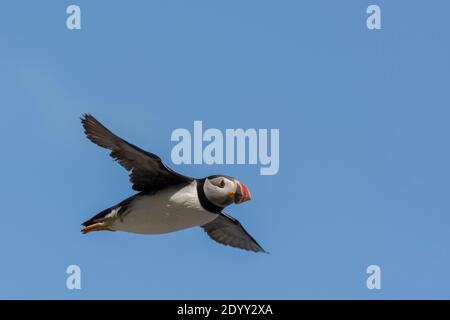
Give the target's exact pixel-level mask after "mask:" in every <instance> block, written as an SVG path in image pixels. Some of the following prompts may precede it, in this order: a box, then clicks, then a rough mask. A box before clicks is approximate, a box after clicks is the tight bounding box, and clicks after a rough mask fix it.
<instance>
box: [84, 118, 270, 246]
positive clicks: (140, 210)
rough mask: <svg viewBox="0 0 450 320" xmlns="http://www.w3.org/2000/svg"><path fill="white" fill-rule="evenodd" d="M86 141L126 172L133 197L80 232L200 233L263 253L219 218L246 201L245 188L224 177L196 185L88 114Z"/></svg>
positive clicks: (238, 229) (247, 236)
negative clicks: (196, 229) (193, 230)
mask: <svg viewBox="0 0 450 320" xmlns="http://www.w3.org/2000/svg"><path fill="white" fill-rule="evenodd" d="M81 123H82V125H83V128H84V132H85V134H86V136H87V138H88V139H89V140H91V141H92V142H93V143H95V144H97V145H98V146H100V147H103V148H106V149H109V150H111V153H110V156H111V157H112V158H113V159H114V160H116V161H117V162H118V163H119V164H120V165H121V166H122V167H124V168H125V169H126V170H127V171H129V173H130V174H129V176H130V182H131V183H132V187H133V189H134V190H135V191H138V193H136V194H135V195H133V196H131V197H129V198H127V199H125V200H123V201H122V202H120V203H118V204H116V205H114V206H112V207H110V208H108V209H105V210H103V211H101V212H100V213H98V214H97V215H95V216H94V217H92V218H91V219H89V220H87V221H85V222H84V223H83V228H82V229H81V231H82V232H83V233H89V232H92V231H100V230H109V231H126V232H132V233H140V234H162V233H169V232H174V231H178V230H182V229H186V228H190V227H201V228H203V230H204V231H205V232H206V233H207V234H208V235H209V237H210V238H211V239H213V240H215V241H217V242H219V243H221V244H224V245H229V246H232V247H236V248H241V249H245V250H250V251H253V252H266V251H265V250H264V249H263V248H262V247H261V246H260V245H259V244H258V242H256V240H255V239H254V238H253V237H252V236H251V235H250V234H249V233H248V232H247V231H246V230H245V229H244V227H243V226H242V225H241V224H240V223H239V221H238V220H236V219H235V218H233V217H231V216H230V215H228V214H226V213H224V212H223V210H224V209H225V208H226V207H228V206H229V205H231V204H233V203H235V204H240V203H243V202H245V201H247V200H250V197H251V196H250V192H249V190H248V188H247V187H246V186H245V185H244V184H243V183H242V182H240V181H239V180H237V179H236V178H233V177H229V176H225V175H212V176H208V177H205V178H202V179H195V178H191V177H188V176H185V175H182V174H180V173H178V172H175V171H173V170H172V169H170V168H169V167H168V166H166V165H165V164H164V163H163V162H162V160H161V158H160V157H158V156H157V155H155V154H153V153H150V152H147V151H144V150H142V149H140V148H139V147H137V146H135V145H133V144H131V143H129V142H127V141H125V140H123V139H122V138H120V137H118V136H116V135H115V134H113V133H112V132H111V131H109V130H108V129H107V128H106V127H104V126H103V125H102V124H101V123H100V122H99V121H98V120H97V119H95V118H94V117H93V116H92V115H90V114H84V115H83V116H82V117H81Z"/></svg>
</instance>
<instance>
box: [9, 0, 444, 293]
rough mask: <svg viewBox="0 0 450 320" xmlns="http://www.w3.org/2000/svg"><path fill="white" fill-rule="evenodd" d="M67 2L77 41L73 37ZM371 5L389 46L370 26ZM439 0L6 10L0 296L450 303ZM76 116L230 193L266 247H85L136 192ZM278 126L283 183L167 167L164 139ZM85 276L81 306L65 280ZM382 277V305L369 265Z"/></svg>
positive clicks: (118, 240) (202, 241)
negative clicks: (224, 184) (91, 229)
mask: <svg viewBox="0 0 450 320" xmlns="http://www.w3.org/2000/svg"><path fill="white" fill-rule="evenodd" d="M69 4H77V5H79V6H80V7H81V12H82V29H81V30H72V31H70V30H68V29H67V28H66V17H67V14H66V12H65V11H66V7H67V6H68V5H69ZM369 4H378V5H379V6H380V7H381V10H382V11H381V12H382V30H375V31H374V30H372V31H371V30H368V29H367V27H366V18H367V16H368V15H367V14H366V8H367V6H368V5H369ZM449 12H450V2H449V1H447V0H442V1H438V0H434V1H423V0H422V1H412V0H408V1H381V0H376V1H364V0H354V1H317V0H314V1H312V0H311V1H261V0H258V1H256V0H246V1H81V0H78V1H56V0H55V1H18V0H14V1H12V0H10V1H2V4H1V14H0V39H1V45H0V88H1V89H0V92H1V93H0V106H1V119H2V121H1V125H0V134H1V142H0V144H1V155H2V156H1V160H0V163H1V167H2V174H1V183H0V191H1V192H0V194H1V199H2V201H1V203H2V209H1V213H0V218H1V226H2V231H1V233H0V252H1V259H0V298H60V299H81V298H84V299H90V298H125V299H134V298H139V299H140V298H150V299H164V298H180V299H184V298H205V299H215V298H239V299H240V298H267V299H271V298H275V299H282V298H288V299H297V298H342V299H346V298H368V299H380V298H387V299H391V298H450V231H449V230H450V228H449V225H450V197H449V191H450V186H449V181H450V169H449V168H450V166H449V164H450V149H449V142H448V141H449V136H450V126H449V124H450V91H449V88H450V36H449V31H450V20H449V19H448V15H449ZM84 112H89V113H92V114H93V115H95V116H96V117H97V118H98V119H99V120H101V121H102V122H104V123H105V124H106V125H107V126H108V127H110V128H111V129H112V130H113V131H114V132H116V133H117V134H119V135H121V136H122V137H124V138H125V139H127V140H129V141H130V142H132V143H135V144H137V145H139V146H141V147H142V148H144V149H146V150H149V151H152V152H154V153H156V154H158V155H159V156H161V157H162V158H163V159H164V160H165V162H166V163H167V164H168V165H170V166H171V167H173V168H174V169H175V170H177V171H180V172H182V173H184V174H187V175H191V176H196V177H202V176H207V175H210V174H213V173H223V174H227V175H232V176H235V177H238V178H239V179H240V180H241V181H243V182H244V183H245V184H246V185H247V186H248V187H249V189H250V190H251V192H252V195H253V198H252V201H249V202H247V203H245V204H242V205H239V206H233V207H230V208H229V209H228V210H227V212H228V213H230V214H232V215H233V216H235V217H236V218H238V219H239V220H240V221H241V222H242V224H243V225H244V226H245V227H246V228H247V230H248V231H249V232H250V233H251V234H252V235H253V236H254V237H255V238H256V239H257V240H258V241H259V242H260V243H261V245H262V246H263V247H264V248H265V249H267V250H268V251H270V254H269V255H266V254H254V253H250V252H246V251H242V250H238V249H233V248H230V247H225V246H222V245H219V244H217V243H215V242H213V241H212V240H209V238H208V237H207V236H206V234H205V233H204V232H203V231H202V230H201V229H200V228H194V229H189V230H184V231H181V232H177V233H172V234H166V235H160V236H143V235H135V234H127V233H121V232H99V233H93V234H89V235H82V234H81V233H80V231H79V230H80V224H81V222H82V221H84V220H85V219H87V218H89V217H91V216H92V215H94V214H95V213H97V212H98V211H100V210H102V209H104V208H106V207H109V206H111V205H113V204H116V203H117V202H119V201H121V200H122V199H124V198H126V197H128V196H130V195H132V194H133V191H132V190H131V187H130V184H129V182H128V176H127V173H126V172H125V170H123V168H121V167H120V166H119V165H118V164H116V163H114V162H113V161H112V160H111V159H110V158H109V156H108V152H107V151H106V150H104V149H101V148H99V147H97V146H95V145H93V144H92V143H91V142H89V141H88V140H87V139H86V138H85V137H84V134H83V132H82V128H81V125H80V122H79V117H80V116H81V114H82V113H84ZM194 120H201V121H203V126H204V127H205V128H218V129H220V130H225V129H227V128H257V129H258V128H269V129H270V128H279V129H280V170H279V173H278V174H277V175H273V176H261V175H260V174H259V166H254V165H216V166H210V165H173V164H172V162H171V157H170V153H171V150H172V147H173V146H174V143H173V142H171V141H170V135H171V133H172V131H173V130H175V129H177V128H187V129H190V130H192V128H193V122H194ZM72 264H76V265H79V266H80V268H81V286H82V288H81V290H68V289H67V288H66V278H67V276H68V275H67V274H66V268H67V266H69V265H72ZM372 264H375V265H379V266H380V267H381V272H382V274H381V285H382V288H381V290H368V289H367V287H366V279H367V276H368V275H367V274H366V268H367V267H368V266H369V265H372Z"/></svg>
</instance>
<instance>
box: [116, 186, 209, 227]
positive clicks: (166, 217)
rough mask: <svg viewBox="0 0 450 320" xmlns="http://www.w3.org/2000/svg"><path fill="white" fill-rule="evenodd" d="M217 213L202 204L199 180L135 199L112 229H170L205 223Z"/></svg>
mask: <svg viewBox="0 0 450 320" xmlns="http://www.w3.org/2000/svg"><path fill="white" fill-rule="evenodd" d="M217 216H218V215H217V214H214V213H211V212H208V211H206V210H205V209H203V207H202V206H201V205H200V202H199V200H198V196H197V182H196V181H194V182H193V183H191V184H189V185H187V186H186V187H184V188H182V189H179V188H176V187H175V188H170V189H165V190H162V191H160V192H158V193H156V194H154V195H143V196H140V197H138V198H136V199H134V200H133V201H132V203H131V205H130V208H129V209H128V210H127V211H126V212H125V213H124V215H123V218H122V220H120V219H117V220H116V221H115V222H114V224H113V225H112V229H113V230H121V231H127V232H133V233H144V234H158V233H167V232H173V231H177V230H181V229H186V228H190V227H195V226H201V225H204V224H206V223H208V222H211V221H213V220H214V219H215V218H217Z"/></svg>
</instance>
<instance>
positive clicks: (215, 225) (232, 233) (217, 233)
mask: <svg viewBox="0 0 450 320" xmlns="http://www.w3.org/2000/svg"><path fill="white" fill-rule="evenodd" d="M202 228H203V229H204V230H205V231H206V233H207V234H208V236H209V237H210V238H211V239H213V240H215V241H217V242H219V243H222V244H224V245H228V246H232V247H235V248H240V249H245V250H250V251H253V252H265V253H267V252H266V251H265V250H264V249H263V248H262V247H261V246H260V245H259V244H258V242H256V240H255V239H253V237H252V236H251V235H250V234H249V233H248V232H247V231H245V229H244V227H242V225H241V224H240V222H239V221H238V220H236V219H235V218H233V217H231V216H229V215H227V214H225V213H221V214H219V216H218V217H217V218H216V219H214V220H213V221H211V222H210V223H207V224H205V225H203V226H202Z"/></svg>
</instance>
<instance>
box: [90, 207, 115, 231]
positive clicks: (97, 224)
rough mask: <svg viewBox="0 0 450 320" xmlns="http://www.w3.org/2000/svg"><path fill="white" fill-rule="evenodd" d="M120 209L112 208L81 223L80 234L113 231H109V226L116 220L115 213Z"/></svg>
mask: <svg viewBox="0 0 450 320" xmlns="http://www.w3.org/2000/svg"><path fill="white" fill-rule="evenodd" d="M120 209H121V207H112V208H108V209H106V210H103V211H102V212H100V213H98V214H97V215H95V216H94V217H92V218H91V219H89V220H87V221H85V222H83V223H82V225H83V228H82V229H81V232H83V233H84V234H86V233H89V232H92V231H102V230H108V231H114V230H112V229H111V225H112V224H113V223H114V221H116V219H117V213H118V212H119V211H120Z"/></svg>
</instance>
